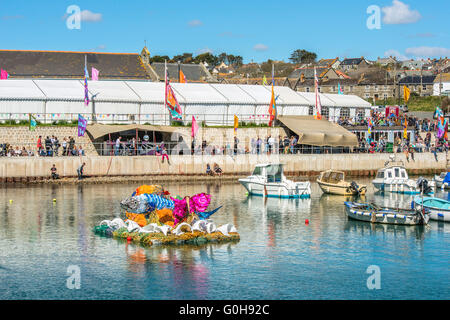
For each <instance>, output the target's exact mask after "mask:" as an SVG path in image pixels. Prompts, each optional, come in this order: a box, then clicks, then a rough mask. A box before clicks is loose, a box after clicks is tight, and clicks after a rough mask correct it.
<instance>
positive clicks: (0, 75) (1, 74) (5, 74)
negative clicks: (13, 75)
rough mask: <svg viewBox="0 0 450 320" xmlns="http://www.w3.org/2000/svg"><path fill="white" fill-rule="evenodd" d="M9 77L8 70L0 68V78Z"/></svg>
mask: <svg viewBox="0 0 450 320" xmlns="http://www.w3.org/2000/svg"><path fill="white" fill-rule="evenodd" d="M8 78H9V74H8V72H6V70H3V69H1V70H0V80H6V79H8Z"/></svg>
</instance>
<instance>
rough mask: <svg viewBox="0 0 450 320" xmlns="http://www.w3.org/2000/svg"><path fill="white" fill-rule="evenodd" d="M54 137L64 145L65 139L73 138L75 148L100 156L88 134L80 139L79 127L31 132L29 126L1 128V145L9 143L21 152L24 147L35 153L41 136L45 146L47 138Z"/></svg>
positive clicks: (38, 127) (47, 128)
mask: <svg viewBox="0 0 450 320" xmlns="http://www.w3.org/2000/svg"><path fill="white" fill-rule="evenodd" d="M52 135H54V136H56V137H58V140H59V143H60V144H62V141H63V138H69V136H70V137H73V138H74V139H75V146H79V145H81V146H82V148H83V149H84V152H85V154H86V155H90V156H94V155H98V153H97V151H96V150H95V147H94V145H93V144H92V142H91V139H89V137H88V135H87V134H85V136H84V137H78V128H77V127H58V126H52V127H41V126H37V127H36V129H35V130H34V131H30V129H29V128H28V127H27V126H23V127H19V126H12V127H4V126H0V143H9V144H10V145H11V146H12V147H13V148H14V149H15V148H16V147H19V149H20V150H21V149H22V147H25V148H26V149H27V150H31V151H33V152H34V153H36V151H37V140H38V138H39V136H42V143H43V144H44V140H45V138H46V137H47V136H49V137H51V136H52ZM61 153H62V147H61V148H59V154H61Z"/></svg>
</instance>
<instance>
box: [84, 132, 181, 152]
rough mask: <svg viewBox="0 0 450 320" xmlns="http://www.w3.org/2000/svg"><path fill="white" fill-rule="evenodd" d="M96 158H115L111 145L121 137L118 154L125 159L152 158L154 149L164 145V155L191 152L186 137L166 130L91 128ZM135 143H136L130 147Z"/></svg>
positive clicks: (89, 133) (90, 134)
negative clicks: (128, 156)
mask: <svg viewBox="0 0 450 320" xmlns="http://www.w3.org/2000/svg"><path fill="white" fill-rule="evenodd" d="M86 132H87V133H88V135H89V137H90V139H91V140H92V142H93V144H94V146H95V148H96V150H97V152H98V154H99V155H104V156H106V155H112V154H114V145H115V141H116V140H117V138H119V137H122V139H121V141H122V146H121V149H122V151H121V154H127V155H155V153H156V146H160V145H161V144H163V145H164V146H165V147H166V149H167V152H168V153H169V154H172V152H173V151H176V152H177V153H181V152H180V151H181V150H184V151H185V154H187V153H188V152H190V150H189V147H188V144H187V143H186V141H187V138H188V137H187V135H186V134H185V133H184V132H181V130H179V129H177V128H174V127H169V126H153V125H138V124H130V125H104V124H93V125H88V126H87V128H86ZM133 140H134V141H137V143H133Z"/></svg>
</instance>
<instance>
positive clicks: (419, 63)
mask: <svg viewBox="0 0 450 320" xmlns="http://www.w3.org/2000/svg"><path fill="white" fill-rule="evenodd" d="M425 64H426V61H425V60H413V59H411V60H407V61H403V62H402V63H401V65H400V68H401V69H405V70H422V69H423V66H424V65H425Z"/></svg>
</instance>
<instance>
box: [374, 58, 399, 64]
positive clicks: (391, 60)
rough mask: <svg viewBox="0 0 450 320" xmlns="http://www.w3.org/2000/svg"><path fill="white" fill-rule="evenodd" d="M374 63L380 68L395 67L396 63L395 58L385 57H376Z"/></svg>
mask: <svg viewBox="0 0 450 320" xmlns="http://www.w3.org/2000/svg"><path fill="white" fill-rule="evenodd" d="M376 63H378V64H379V65H381V66H382V67H386V66H389V65H396V64H397V63H398V61H397V59H396V58H395V57H392V56H390V57H386V58H380V57H378V59H377V61H376Z"/></svg>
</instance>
